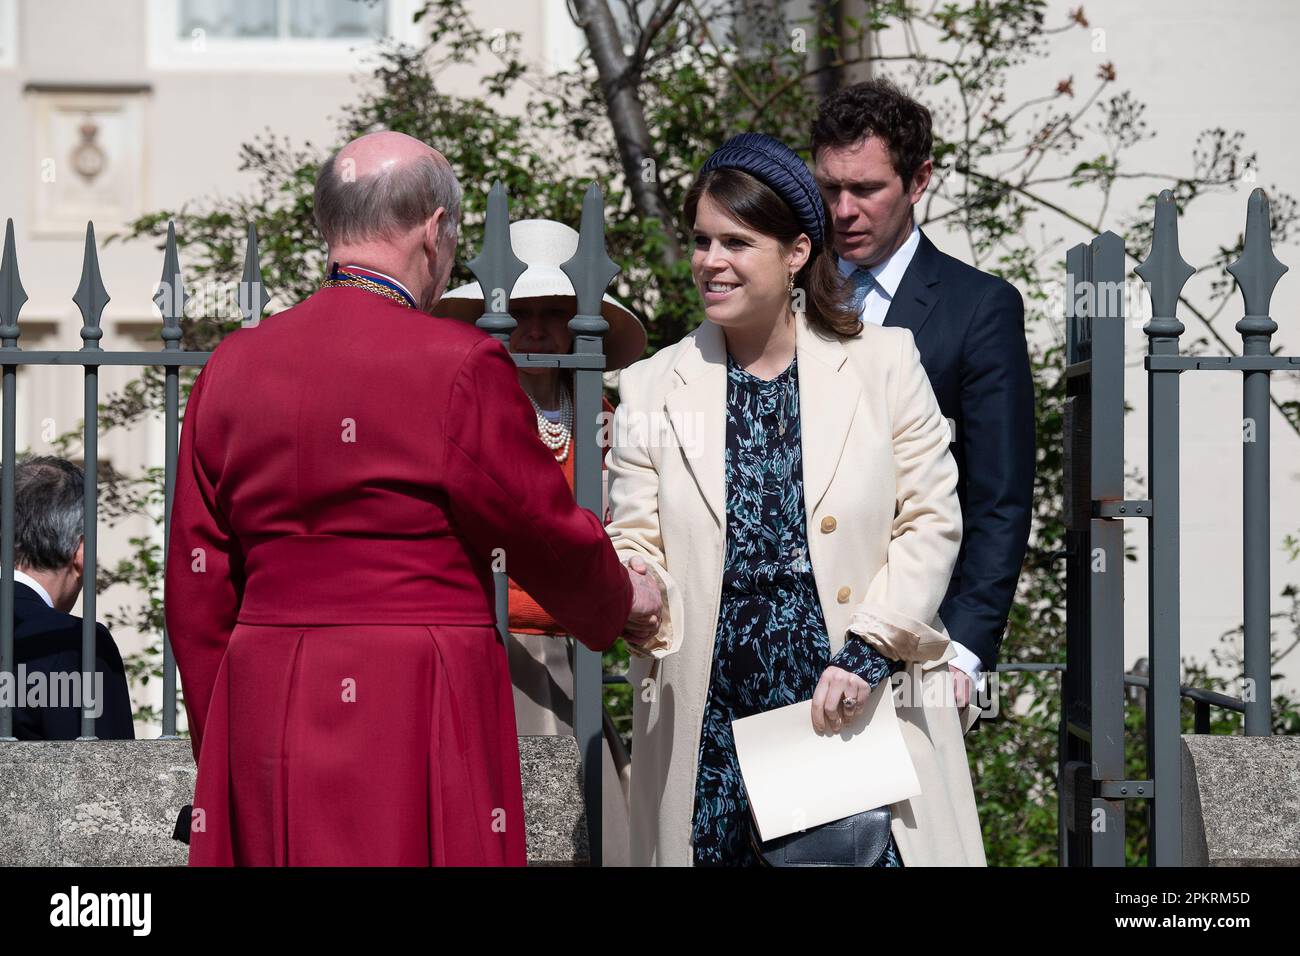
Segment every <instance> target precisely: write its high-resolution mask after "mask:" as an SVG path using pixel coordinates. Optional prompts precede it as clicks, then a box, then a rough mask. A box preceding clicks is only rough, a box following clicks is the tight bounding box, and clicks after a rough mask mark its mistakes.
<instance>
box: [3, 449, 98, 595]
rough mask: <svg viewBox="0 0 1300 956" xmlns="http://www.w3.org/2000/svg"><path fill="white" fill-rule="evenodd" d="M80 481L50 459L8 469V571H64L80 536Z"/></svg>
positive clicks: (69, 467) (72, 469)
mask: <svg viewBox="0 0 1300 956" xmlns="http://www.w3.org/2000/svg"><path fill="white" fill-rule="evenodd" d="M85 491H86V479H85V475H84V474H83V473H82V471H81V468H79V467H78V466H77V465H75V464H73V463H72V462H70V461H66V460H64V459H62V458H54V457H51V456H43V457H39V458H36V457H26V458H22V459H20V460H19V462H18V464H17V466H16V467H15V468H14V566H15V567H25V568H32V569H34V570H37V571H57V570H59V569H60V568H64V567H67V565H68V562H69V561H71V560H72V556H73V555H74V554H76V551H77V543H78V542H79V541H81V537H82V535H83V534H84V533H85V522H84V512H83V510H82V506H83V501H84V496H85Z"/></svg>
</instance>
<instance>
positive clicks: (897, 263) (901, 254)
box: [839, 223, 921, 299]
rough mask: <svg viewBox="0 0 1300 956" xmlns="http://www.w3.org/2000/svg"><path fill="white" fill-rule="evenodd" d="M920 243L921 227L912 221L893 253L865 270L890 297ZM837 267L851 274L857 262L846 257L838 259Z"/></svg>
mask: <svg viewBox="0 0 1300 956" xmlns="http://www.w3.org/2000/svg"><path fill="white" fill-rule="evenodd" d="M920 245H921V228H920V227H919V226H918V225H917V224H916V223H912V232H911V234H910V235H909V236H908V237H907V240H906V241H905V242H904V243H903V244H902V245H901V246H899V247H898V248H897V249H895V250H894V254H893V255H891V256H890V257H889V258H888V259H886V260H885V261H884V262H881V263H879V264H878V265H875V266H873V267H872V268H870V269H868V270H867V271H868V272H870V273H871V277H872V278H873V279H875V280H876V284H877V285H878V286H880V288H881V290H883V291H884V293H885V294H886V295H888V296H889V297H890V298H891V299H892V298H893V297H894V293H896V292H897V291H898V284H899V283H900V282H902V281H903V274H904V273H905V272H907V267H908V266H909V265H911V264H912V257H913V256H914V255H916V250H917V247H918V246H920ZM839 267H840V273H841V274H842V275H846V276H847V275H852V274H853V270H854V269H856V268H857V264H856V263H853V262H850V261H849V260H848V259H840V260H839Z"/></svg>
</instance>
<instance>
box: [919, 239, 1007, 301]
mask: <svg viewBox="0 0 1300 956" xmlns="http://www.w3.org/2000/svg"><path fill="white" fill-rule="evenodd" d="M921 236H922V240H923V245H928V246H929V249H928V250H927V255H928V256H930V257H931V259H932V262H933V263H934V268H935V271H937V272H938V273H939V274H940V276H941V278H942V279H943V280H945V281H947V282H952V283H955V284H958V285H962V286H965V287H966V288H967V289H970V290H977V291H976V294H977V295H981V296H987V295H991V294H996V293H997V292H999V291H1003V292H1012V293H1015V295H1017V296H1019V295H1020V292H1019V290H1018V289H1016V287H1015V286H1014V285H1013V284H1012V283H1010V282H1008V281H1007V280H1006V279H1004V278H1002V277H1001V276H996V275H993V273H991V272H985V271H983V270H982V269H977V268H976V267H975V266H973V265H971V264H970V263H968V262H963V261H962V260H960V259H958V258H957V257H956V256H950V255H948V253H946V252H943V251H942V250H940V249H939V248H938V246H936V245H935V244H934V243H932V242H931V241H930V240H929V238H928V237H926V235H925V233H924V232H922V233H921Z"/></svg>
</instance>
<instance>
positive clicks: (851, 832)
mask: <svg viewBox="0 0 1300 956" xmlns="http://www.w3.org/2000/svg"><path fill="white" fill-rule="evenodd" d="M891 818H892V814H891V813H890V812H889V807H877V808H876V809H874V810H865V811H863V812H862V813H855V814H853V816H850V817H844V819H842V820H832V821H831V822H830V823H823V824H822V825H821V826H816V827H810V828H809V829H807V830H801V831H799V832H798V833H788V834H786V835H785V836H783V837H777V838H776V839H774V840H767V841H765V842H760V841H759V839H758V827H757V826H755V824H754V820H753V817H752V816H751V817H750V821H749V839H750V842H751V844H752V845H753V847H754V852H755V853H756V854H757V855H758V858H759V859H760V860H762V861H763V865H764V866H875V865H876V864H877V863H879V862H880V858H881V857H882V856H884V854H885V850H886V849H887V848H888V847H889V824H890V821H891Z"/></svg>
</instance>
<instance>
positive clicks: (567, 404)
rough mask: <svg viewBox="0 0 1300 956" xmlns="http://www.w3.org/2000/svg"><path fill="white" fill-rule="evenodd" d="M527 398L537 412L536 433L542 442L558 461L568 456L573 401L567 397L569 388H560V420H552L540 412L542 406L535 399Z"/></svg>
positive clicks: (571, 435)
mask: <svg viewBox="0 0 1300 956" xmlns="http://www.w3.org/2000/svg"><path fill="white" fill-rule="evenodd" d="M528 400H529V401H530V402H532V403H533V411H534V412H535V413H536V414H537V434H538V436H539V437H540V438H541V439H542V444H544V445H545V446H546V447H547V448H549V449H550V450H551V452H552V454H555V453H556V452H558V453H559V454H556V455H555V460H556V461H558V462H562V461H564V460H565V459H566V458H568V457H569V446H570V444H571V442H572V441H573V402H572V401H571V400H570V399H569V390H568V389H567V388H564V387H561V388H560V420H559V421H556V422H553V421H551V420H550V419H549V418H547V417H546V416H545V415H543V414H542V406H541V405H538V404H537V399H535V398H533V396H531V395H529V396H528Z"/></svg>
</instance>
